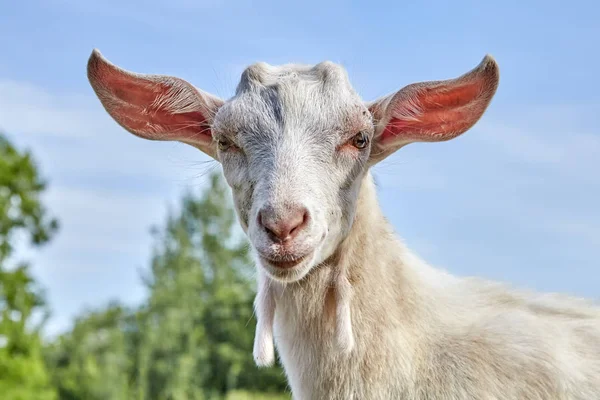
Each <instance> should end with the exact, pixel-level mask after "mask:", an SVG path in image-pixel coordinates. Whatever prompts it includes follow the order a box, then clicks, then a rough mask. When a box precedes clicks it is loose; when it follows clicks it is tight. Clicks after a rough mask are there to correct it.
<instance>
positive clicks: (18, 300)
mask: <svg viewBox="0 0 600 400" xmlns="http://www.w3.org/2000/svg"><path fill="white" fill-rule="evenodd" d="M44 188H45V183H44V182H43V180H42V179H41V177H40V175H39V172H38V169H37V167H36V164H35V162H34V161H33V159H32V157H31V155H30V154H29V152H21V151H19V150H17V149H16V148H15V147H14V146H13V145H12V144H11V143H10V142H9V141H8V139H7V138H6V137H5V136H4V135H3V134H2V133H0V393H1V397H2V399H6V400H30V399H31V400H33V399H35V400H38V399H39V400H52V399H55V398H56V393H55V390H54V388H53V387H52V386H51V385H50V379H49V374H48V371H47V368H46V365H45V364H44V360H43V356H42V354H43V353H42V341H41V336H40V330H41V328H42V324H43V322H44V317H45V315H46V310H45V307H44V298H43V292H42V290H41V289H40V288H39V287H38V286H37V285H36V283H35V281H34V279H33V277H32V276H31V274H30V272H29V267H28V265H27V264H26V263H24V262H19V263H18V264H17V265H16V266H13V267H12V268H11V267H9V265H7V264H8V261H9V256H11V255H12V253H13V250H14V245H13V240H14V238H15V237H16V236H17V235H18V234H19V233H21V234H22V235H23V236H25V237H27V236H28V237H29V238H30V241H31V243H32V244H33V245H36V246H39V245H41V244H44V243H46V242H47V241H49V240H50V238H51V236H52V234H53V233H54V232H55V231H56V229H57V227H58V224H57V222H56V221H55V220H54V219H52V218H49V217H48V215H47V213H46V210H45V209H44V207H43V206H42V204H41V202H40V200H39V198H40V195H41V194H42V192H43V190H44ZM36 319H37V321H36Z"/></svg>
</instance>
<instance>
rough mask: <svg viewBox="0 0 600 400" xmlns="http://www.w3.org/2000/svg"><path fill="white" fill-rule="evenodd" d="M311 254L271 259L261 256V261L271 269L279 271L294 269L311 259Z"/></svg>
mask: <svg viewBox="0 0 600 400" xmlns="http://www.w3.org/2000/svg"><path fill="white" fill-rule="evenodd" d="M309 256H310V254H305V255H303V256H301V257H295V258H293V257H286V258H279V259H277V258H269V257H265V256H262V255H261V256H260V258H261V261H262V262H263V263H266V264H268V265H269V266H271V267H274V268H277V269H290V268H294V267H295V266H297V265H300V264H302V262H303V261H305V260H307V259H308V258H309Z"/></svg>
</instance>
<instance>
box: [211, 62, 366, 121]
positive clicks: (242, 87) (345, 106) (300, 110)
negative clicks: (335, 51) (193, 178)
mask: <svg viewBox="0 0 600 400" xmlns="http://www.w3.org/2000/svg"><path fill="white" fill-rule="evenodd" d="M223 108H224V109H223V112H220V113H219V114H220V115H219V117H220V118H218V119H219V120H220V121H219V122H220V124H219V125H228V126H229V127H230V128H231V129H233V130H235V129H236V128H241V127H244V128H247V125H248V124H250V123H251V124H254V125H256V124H257V123H259V124H276V125H281V124H282V123H283V124H285V125H288V126H289V125H293V124H294V123H302V121H305V122H308V121H310V123H311V124H313V125H314V124H318V123H321V125H332V124H333V125H340V124H348V123H351V120H352V118H353V116H354V118H356V117H357V116H358V117H359V116H360V115H362V113H361V111H362V108H365V106H364V104H363V102H362V100H361V99H360V97H359V96H358V94H357V93H356V92H355V91H354V89H353V88H352V85H351V84H350V81H349V79H348V75H347V73H346V70H345V69H344V68H343V67H342V66H340V65H338V64H335V63H332V62H329V61H325V62H322V63H319V64H316V65H313V66H310V65H300V64H286V65H280V66H272V65H269V64H266V63H262V62H261V63H256V64H253V65H251V66H249V67H248V68H246V70H245V71H244V72H243V73H242V77H241V80H240V83H239V85H238V87H237V90H236V94H235V96H234V97H233V98H232V99H230V100H229V101H228V102H227V103H226V104H225V106H224V107H223ZM235 125H238V126H237V127H235ZM240 125H241V126H240Z"/></svg>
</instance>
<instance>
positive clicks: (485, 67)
mask: <svg viewBox="0 0 600 400" xmlns="http://www.w3.org/2000/svg"><path fill="white" fill-rule="evenodd" d="M497 84H498V70H497V66H496V64H495V62H494V61H493V60H491V59H487V58H486V59H485V60H484V62H482V64H480V65H479V66H478V67H477V68H475V69H474V70H473V71H471V72H469V73H468V74H465V75H464V76H462V77H460V78H457V79H452V80H447V81H439V82H423V83H417V84H413V85H409V86H407V87H405V88H404V89H402V90H400V91H399V92H398V93H396V94H395V95H394V96H393V98H392V99H391V101H390V103H389V104H388V106H387V107H386V109H385V110H376V111H375V112H383V114H384V115H383V117H384V118H382V119H384V120H385V115H388V116H389V117H388V118H389V120H388V121H387V123H386V126H385V128H384V129H383V131H382V133H381V136H380V138H379V140H380V142H381V143H382V144H387V143H392V142H394V143H410V142H416V141H420V142H438V141H445V140H450V139H453V138H455V137H456V136H458V135H460V134H462V133H464V132H465V131H467V130H468V129H469V128H471V127H472V126H473V125H474V124H475V123H476V122H477V121H478V120H479V118H480V117H481V116H482V115H483V113H484V112H485V110H486V108H487V106H488V105H489V103H490V101H491V98H492V97H493V95H494V93H495V90H496V87H497ZM378 106H379V105H374V108H376V107H378Z"/></svg>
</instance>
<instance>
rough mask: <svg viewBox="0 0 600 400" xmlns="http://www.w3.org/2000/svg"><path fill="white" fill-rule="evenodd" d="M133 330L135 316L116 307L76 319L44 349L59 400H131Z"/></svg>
mask: <svg viewBox="0 0 600 400" xmlns="http://www.w3.org/2000/svg"><path fill="white" fill-rule="evenodd" d="M132 328H133V332H132ZM136 330H137V324H136V322H135V315H134V314H133V313H131V312H130V311H128V310H127V309H125V308H124V307H122V306H121V305H119V304H116V303H115V304H110V305H109V306H108V307H106V308H105V309H104V310H98V311H91V312H88V313H86V314H85V315H84V316H83V317H80V318H78V319H77V320H76V321H75V324H74V327H73V329H72V330H71V331H70V332H68V333H66V334H64V335H62V336H61V337H59V338H58V339H57V340H56V342H55V343H53V344H52V345H51V346H50V347H49V348H48V349H47V359H48V364H49V365H50V367H51V368H52V371H53V382H54V385H55V387H56V388H57V389H58V394H59V397H60V399H61V400H79V399H90V400H93V399H98V400H100V399H102V400H128V399H131V394H132V393H131V392H130V390H131V389H130V387H131V382H130V379H131V372H132V369H133V363H134V359H133V357H132V354H134V352H135V343H134V342H133V341H132V340H133V339H135V337H136V335H135V332H136Z"/></svg>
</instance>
